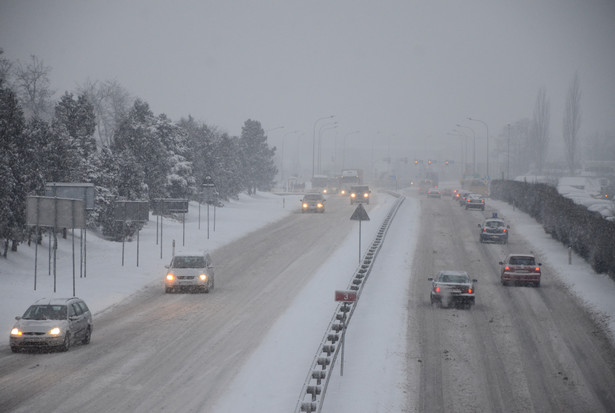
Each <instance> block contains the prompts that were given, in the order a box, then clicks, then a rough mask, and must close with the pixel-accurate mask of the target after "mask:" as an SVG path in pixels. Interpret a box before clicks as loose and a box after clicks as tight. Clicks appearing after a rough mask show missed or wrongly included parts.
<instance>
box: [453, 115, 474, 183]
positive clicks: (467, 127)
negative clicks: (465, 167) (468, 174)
mask: <svg viewBox="0 0 615 413" xmlns="http://www.w3.org/2000/svg"><path fill="white" fill-rule="evenodd" d="M457 126H458V127H460V128H466V129H470V130H471V131H472V135H474V145H473V146H474V150H473V152H474V153H473V154H472V175H474V176H476V132H474V129H472V128H471V127H469V126H464V125H460V124H457Z"/></svg>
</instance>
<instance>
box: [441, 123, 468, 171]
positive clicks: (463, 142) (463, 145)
mask: <svg viewBox="0 0 615 413" xmlns="http://www.w3.org/2000/svg"><path fill="white" fill-rule="evenodd" d="M453 132H458V131H457V130H453ZM446 134H447V135H451V136H457V137H458V138H463V140H460V141H459V142H461V157H462V163H461V164H462V165H463V166H462V168H463V169H462V171H461V173H462V175H463V174H464V173H465V170H466V163H467V162H468V145H467V143H466V140H465V138H467V136H466V135H464V134H461V133H450V132H447V133H446ZM464 149H465V150H464Z"/></svg>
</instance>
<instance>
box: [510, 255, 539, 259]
mask: <svg viewBox="0 0 615 413" xmlns="http://www.w3.org/2000/svg"><path fill="white" fill-rule="evenodd" d="M508 256H509V257H532V258H535V257H534V254H508Z"/></svg>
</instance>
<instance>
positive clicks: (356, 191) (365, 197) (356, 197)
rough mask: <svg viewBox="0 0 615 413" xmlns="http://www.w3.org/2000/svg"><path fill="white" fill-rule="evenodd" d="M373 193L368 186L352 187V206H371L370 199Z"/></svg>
mask: <svg viewBox="0 0 615 413" xmlns="http://www.w3.org/2000/svg"><path fill="white" fill-rule="evenodd" d="M371 193H372V192H371V191H370V190H369V186H367V185H356V186H351V187H350V205H352V204H355V203H359V204H360V203H365V204H369V197H370V194H371Z"/></svg>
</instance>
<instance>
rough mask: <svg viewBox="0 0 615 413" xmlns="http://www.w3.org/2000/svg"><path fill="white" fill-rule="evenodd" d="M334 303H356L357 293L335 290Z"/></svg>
mask: <svg viewBox="0 0 615 413" xmlns="http://www.w3.org/2000/svg"><path fill="white" fill-rule="evenodd" d="M335 301H343V302H345V303H352V302H355V301H357V292H356V291H353V290H337V291H335Z"/></svg>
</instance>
